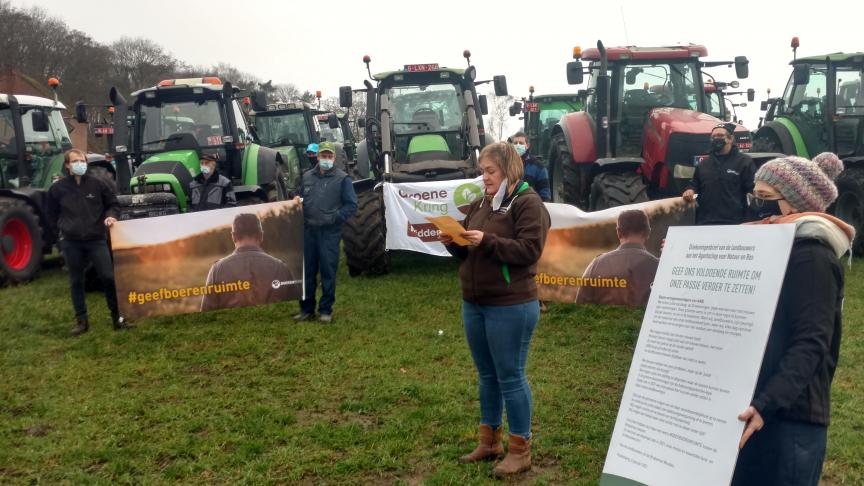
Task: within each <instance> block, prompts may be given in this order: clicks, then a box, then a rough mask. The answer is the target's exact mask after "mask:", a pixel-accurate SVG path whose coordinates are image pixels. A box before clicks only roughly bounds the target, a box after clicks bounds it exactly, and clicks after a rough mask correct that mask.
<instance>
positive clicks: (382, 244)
mask: <svg viewBox="0 0 864 486" xmlns="http://www.w3.org/2000/svg"><path fill="white" fill-rule="evenodd" d="M463 56H464V57H465V59H466V60H468V67H467V69H456V68H446V67H441V66H439V65H438V64H409V65H406V66H405V67H404V69H400V70H398V71H390V72H385V73H381V74H376V75H374V76H373V75H372V72H371V70H370V68H369V63H370V62H371V60H370V58H369V56H364V57H363V62H364V63H365V64H366V71H367V73H368V74H369V77H370V79H371V80H372V81H374V82H376V85H373V84H372V83H371V82H370V81H368V80H367V81H365V82H364V84H365V88H362V89H358V90H356V91H357V92H364V93H366V106H367V112H366V117H365V118H361V119H359V120H358V125H359V126H360V127H361V128H362V129H364V130H365V140H362V141H360V143H358V144H357V165H356V168H355V171H354V172H353V173H354V174H359V177H357V178H356V179H355V181H354V187H355V190H356V191H357V198H358V200H359V209H358V212H357V214H356V215H355V216H354V217H353V218H351V219H350V220H349V221H348V222H347V223H346V224H345V228H344V231H343V239H344V248H345V256H346V259H347V263H348V271H349V273H350V274H351V275H352V276H356V275H361V274H368V275H375V274H382V273H386V272H387V270H388V266H389V254H388V253H387V251H386V228H385V224H384V200H383V193H382V186H381V183H382V182H394V183H398V182H426V181H445V180H454V179H466V178H472V177H476V176H477V174H478V171H477V162H478V157H479V155H480V150H481V149H482V148H483V147H484V146H486V144H487V143H489V142H490V141H491V138H490V137H488V136H487V134H486V133H485V129H484V127H483V118H482V116H481V115H485V114H487V112H488V108H487V106H488V104H487V100H486V97H485V96H482V95H481V96H478V95H477V90H476V87H477V85H479V84H484V83H489V82H492V83H494V87H495V95H496V96H506V95H507V80H506V78H505V77H504V76H495V77H494V78H493V79H492V80H488V81H476V77H477V70H476V68H475V67H474V66H472V65H471V53H470V52H469V51H467V50H466V51H465V52H463ZM353 93H354V91H353V90H352V89H351V87H350V86H342V87H341V88H339V104H340V106H342V107H343V108H348V107H350V106H351V105H352V103H353V100H352V95H353ZM367 174H368V175H367Z"/></svg>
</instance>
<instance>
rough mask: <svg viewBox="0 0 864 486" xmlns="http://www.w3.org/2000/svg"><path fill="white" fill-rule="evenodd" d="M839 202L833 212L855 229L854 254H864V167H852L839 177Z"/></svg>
mask: <svg viewBox="0 0 864 486" xmlns="http://www.w3.org/2000/svg"><path fill="white" fill-rule="evenodd" d="M836 184H837V192H838V196H837V201H836V202H834V205H833V207H832V210H831V212H832V213H833V214H834V215H835V216H837V217H838V218H840V219H842V220H843V221H845V222H847V223H849V224H851V225H852V226H854V227H855V241H854V242H853V243H852V253H854V254H858V255H860V254H861V253H862V252H864V235H862V234H861V232H862V231H864V167H850V168H848V169H846V170H844V171H843V172H841V173H840V176H839V177H837V181H836Z"/></svg>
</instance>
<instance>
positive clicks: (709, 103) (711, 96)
mask: <svg viewBox="0 0 864 486" xmlns="http://www.w3.org/2000/svg"><path fill="white" fill-rule="evenodd" d="M739 86H740V84H739V83H738V81H732V82H729V83H726V82H723V81H717V80H715V79H713V78H711V79H707V80H705V103H706V111H705V113H707V114H709V115H711V116H713V117H714V118H717V119H720V120H723V121H727V122H734V123H739V120H738V112H737V110H736V108H739V107H742V108H743V107H745V106H747V102H752V101H753V100H754V99H755V97H756V91H755V90H754V89H753V88H749V89H747V91H729V89H730V88H731V89H737V88H738V87H739ZM741 94H746V95H747V102H743V101H742V102H740V103H735V101H734V100H733V98H732V96H736V95H741Z"/></svg>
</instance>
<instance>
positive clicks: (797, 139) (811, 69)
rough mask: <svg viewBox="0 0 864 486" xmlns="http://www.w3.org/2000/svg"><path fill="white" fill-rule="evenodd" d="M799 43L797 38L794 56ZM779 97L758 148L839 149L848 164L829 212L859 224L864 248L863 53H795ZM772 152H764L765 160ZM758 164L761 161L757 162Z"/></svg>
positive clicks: (771, 102) (812, 152) (858, 243)
mask: <svg viewBox="0 0 864 486" xmlns="http://www.w3.org/2000/svg"><path fill="white" fill-rule="evenodd" d="M798 46H799V43H798V38H797V37H796V38H793V39H792V49H793V56H794V53H795V52H797V48H798ZM790 64H791V65H792V75H791V76H790V78H789V81H788V83H787V84H786V90H785V91H784V93H783V96H782V97H780V98H769V99H768V100H766V101H763V102H762V109H763V110H766V114H765V117H764V119H763V122H762V123H761V124H760V127H759V129H758V130H757V131H756V135H755V136H754V139H753V151H754V152H765V153H775V154H776V153H779V154H792V155H799V156H801V157H806V158H811V157H814V156H816V155H818V154H819V153H821V152H825V151H829V152H834V153H836V154H837V155H838V156H839V157H840V158H841V159H842V160H843V164H844V165H845V167H846V170H844V171H843V172H842V173H841V174H840V176H839V177H838V178H837V181H836V183H837V189H838V191H839V193H840V194H839V197H838V198H837V201H836V202H835V203H834V204H833V206H832V207H831V208H829V211H830V212H832V213H833V214H834V215H836V216H837V217H838V218H840V219H842V220H844V221H846V222H847V223H849V224H851V225H853V226H855V230H856V233H857V235H858V236H856V238H855V243H854V250H855V252H856V253H860V252H861V251H864V240H862V237H861V236H860V235H861V232H862V231H864V91H862V90H864V52H857V53H852V54H844V53H834V54H827V55H822V56H812V57H803V58H795V59H793V61H792V62H791V63H790ZM768 158H770V156H765V157H761V158H760V160H761V161H765V160H767V159H768ZM757 163H758V162H757Z"/></svg>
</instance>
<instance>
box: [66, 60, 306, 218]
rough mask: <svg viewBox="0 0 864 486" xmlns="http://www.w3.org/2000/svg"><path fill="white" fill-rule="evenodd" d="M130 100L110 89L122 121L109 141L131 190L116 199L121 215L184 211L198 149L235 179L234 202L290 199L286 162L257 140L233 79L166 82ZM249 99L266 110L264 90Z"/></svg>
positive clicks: (120, 179) (120, 177)
mask: <svg viewBox="0 0 864 486" xmlns="http://www.w3.org/2000/svg"><path fill="white" fill-rule="evenodd" d="M132 98H133V100H132V103H131V105H129V104H127V102H126V99H125V98H124V97H123V96H122V95H121V94H120V93H119V92H118V91H117V89H116V88H112V89H111V92H110V100H111V104H112V105H113V106H114V108H115V110H116V112H115V114H114V117H115V120H126V123H122V122H116V121H115V123H114V133H113V137H112V140H111V142H110V145H111V148H110V150H111V152H112V153H113V155H114V160H115V162H116V166H117V185H118V187H119V188H121V191H123V192H128V193H129V194H124V195H121V196H119V197H118V199H119V201H120V207H121V208H120V209H121V210H120V219H123V220H125V219H134V218H143V217H151V216H162V215H167V214H177V213H181V212H186V211H187V209H188V198H189V183H190V182H191V181H192V179H193V178H194V177H196V176H197V175H198V174H199V173H200V164H199V155H201V154H214V155H216V157H217V159H218V161H219V162H218V163H219V170H220V172H221V173H222V174H223V175H224V176H226V177H228V178H229V179H231V181H232V182H233V183H234V191H235V193H236V195H237V202H238V204H259V203H264V202H270V201H279V200H285V199H287V198H288V193H289V188H290V186H289V184H288V176H287V174H288V173H290V170H289V168H288V165H287V163H286V161H285V160H284V159H283V157H282V155H281V154H280V153H279V152H278V151H277V150H275V149H272V148H269V147H263V146H261V145H260V144H259V143H258V139H257V137H256V135H255V133H254V130H252V129H250V127H249V125H248V124H247V122H246V116H245V114H244V112H243V109H242V108H241V106H240V101H241V100H242V98H244V96H243V93H241V91H240V90H239V89H237V88H235V87H233V86H232V85H231V83H227V82H226V83H224V84H223V83H222V81H220V80H219V79H218V78H214V77H205V78H191V79H169V80H164V81H161V82H160V83H159V84H158V85H156V86H154V87H152V88H146V89H142V90H139V91H136V92H134V93H132ZM251 103H252V104H253V109H257V110H260V111H264V110H265V109H266V103H265V102H264V96H263V93H258V92H256V93H253V95H252V97H251ZM81 111H82V112H83V110H81ZM79 121H86V120H81V119H79Z"/></svg>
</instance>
